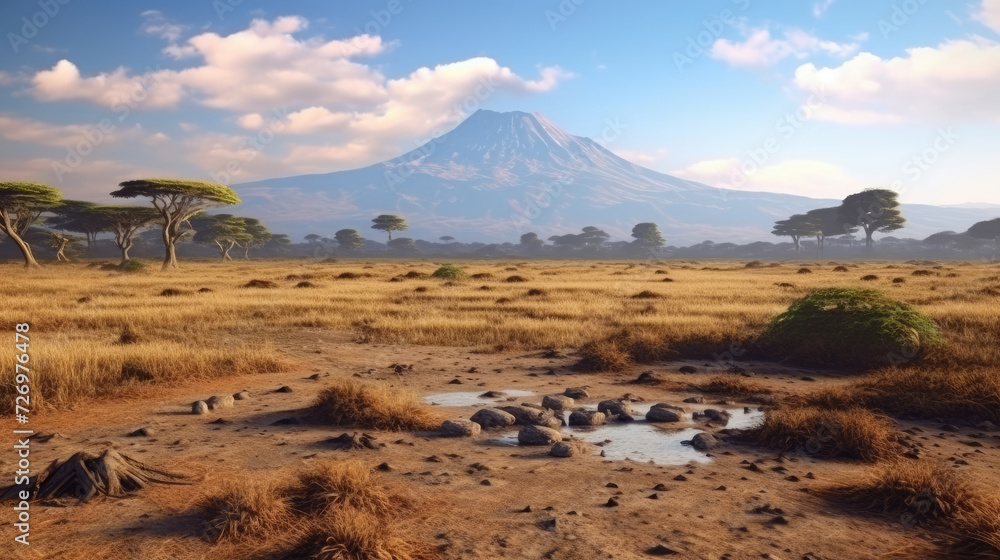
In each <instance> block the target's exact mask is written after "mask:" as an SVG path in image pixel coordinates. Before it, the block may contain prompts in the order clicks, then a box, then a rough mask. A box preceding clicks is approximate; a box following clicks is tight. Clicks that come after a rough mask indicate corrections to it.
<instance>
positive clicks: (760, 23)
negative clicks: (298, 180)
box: [0, 0, 1000, 204]
mask: <svg viewBox="0 0 1000 560" xmlns="http://www.w3.org/2000/svg"><path fill="white" fill-rule="evenodd" d="M63 2H64V3H63ZM233 4H235V5H233ZM46 7H47V8H48V13H46V12H45V8H46ZM0 14H2V20H0V21H3V22H4V33H5V35H6V40H5V42H4V44H3V45H0V48H2V49H4V50H5V54H4V56H3V57H0V165H2V166H3V169H4V175H5V176H7V177H11V178H25V179H33V180H39V181H43V182H47V183H49V184H52V185H55V186H59V187H61V188H62V189H63V190H64V191H65V193H66V194H67V196H69V197H73V198H91V199H100V198H101V197H102V196H104V195H105V194H106V193H107V192H109V191H110V190H112V188H113V187H114V185H115V184H116V183H118V182H119V181H121V180H125V179H128V178H134V177H137V176H143V175H164V174H167V175H181V176H192V177H205V178H215V179H217V180H220V181H222V182H226V183H239V182H243V181H249V180H254V179H259V178H265V177H275V176H289V175H297V174H303V173H316V172H325V171H335V170H341V169H350V168H355V167H361V166H364V165H367V164H370V163H375V162H377V161H381V160H384V159H388V158H390V157H393V156H395V155H398V154H400V153H403V152H405V151H408V150H409V149H412V148H414V147H416V146H418V145H419V144H420V143H422V142H423V141H426V140H427V139H429V138H430V137H431V136H432V135H433V134H436V133H438V132H441V131H444V130H447V129H448V128H450V127H451V126H454V125H455V124H457V122H458V121H457V119H458V118H459V117H458V115H457V114H456V112H455V109H456V108H463V109H464V110H474V109H475V108H478V107H482V108H488V109H494V110H499V111H504V110H524V111H539V112H541V113H543V114H544V115H546V116H547V117H548V118H550V119H551V120H552V121H554V122H556V123H558V124H559V125H561V126H562V127H564V128H565V129H567V130H568V131H569V132H571V133H573V134H577V135H581V136H590V137H593V138H595V139H601V138H603V140H602V141H604V142H605V144H606V146H607V147H608V148H609V149H611V150H613V151H615V152H616V153H618V154H620V155H622V156H623V157H626V158H628V159H630V160H632V161H634V162H636V163H638V164H641V165H645V166H647V167H650V168H652V169H655V170H657V171H662V172H666V173H671V174H675V175H679V176H682V177H685V178H688V179H692V180H698V181H701V182H705V183H708V184H712V185H716V186H723V187H730V188H742V189H750V190H770V191H776V192H787V193H794V194H802V195H806V196H814V197H821V198H839V197H842V196H844V195H846V194H848V193H850V192H853V191H856V190H859V189H861V188H864V187H869V186H892V187H893V188H895V189H897V190H899V191H900V192H901V198H902V200H904V201H906V202H922V203H932V204H960V203H965V202H977V203H991V204H1000V189H998V188H997V178H998V177H1000V162H998V161H997V158H996V156H995V154H996V153H997V152H998V149H1000V134H998V132H1000V130H998V126H1000V44H998V41H1000V0H975V1H969V2H963V1H953V2H943V1H940V0H924V1H921V0H906V1H899V0H897V1H871V0H867V1H865V0H833V1H829V0H818V1H817V2H809V1H794V2H793V1H770V2H763V1H760V0H715V1H699V2H688V1H680V0H674V1H657V2H653V1H649V2H626V1H622V2H614V3H611V2H598V1H597V0H561V1H559V0H552V1H505V2H457V1H456V2H450V1H446V2H433V3H430V2H415V1H412V0H382V1H375V2H346V1H339V2H331V1H322V2H321V1H298V2H287V3H281V4H279V3H266V2H257V1H252V0H243V1H242V2H239V0H217V1H215V2H212V1H209V0H199V1H197V2H188V1H178V2H173V3H170V4H164V3H154V2H142V1H139V2H135V1H130V2H124V1H122V2H110V1H109V2H86V3H85V2H77V1H75V0H48V2H46V1H45V0H43V1H42V2H16V3H15V2H7V3H4V5H3V7H0ZM40 14H41V15H40ZM22 18H25V19H22ZM26 22H27V23H26ZM915 158H916V159H915Z"/></svg>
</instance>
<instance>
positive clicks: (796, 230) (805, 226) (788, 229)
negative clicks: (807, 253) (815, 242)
mask: <svg viewBox="0 0 1000 560" xmlns="http://www.w3.org/2000/svg"><path fill="white" fill-rule="evenodd" d="M818 231H819V229H818V228H817V227H816V225H815V224H813V223H812V221H811V220H810V219H809V218H808V217H806V215H805V214H795V215H794V216H792V217H790V218H788V219H787V220H778V221H777V222H774V229H773V230H772V231H771V233H772V234H773V235H777V236H780V237H791V238H792V242H793V243H794V244H795V252H796V253H797V252H799V251H801V250H802V243H801V239H802V238H803V237H809V236H812V235H816V234H817V232H818Z"/></svg>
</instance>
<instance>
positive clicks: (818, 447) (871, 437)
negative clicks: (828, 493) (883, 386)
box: [751, 406, 899, 462]
mask: <svg viewBox="0 0 1000 560" xmlns="http://www.w3.org/2000/svg"><path fill="white" fill-rule="evenodd" d="M751 437H752V438H753V439H754V440H756V441H757V442H759V443H761V444H764V445H766V446H769V447H775V448H778V449H782V450H793V449H800V450H802V451H804V452H806V453H808V454H810V455H818V456H823V457H830V458H833V457H844V458H849V459H860V460H862V461H866V462H875V461H878V460H880V459H884V458H887V457H892V456H895V455H897V454H898V449H899V446H898V444H897V443H896V433H895V430H893V428H892V426H891V425H890V424H889V421H888V420H887V419H885V418H884V417H882V416H879V415H877V414H875V413H874V412H872V411H870V410H868V409H865V408H849V409H845V410H829V409H821V408H814V407H809V406H779V407H776V408H773V409H771V410H768V411H767V414H766V415H765V417H764V423H763V424H761V426H760V427H759V428H756V429H755V430H753V431H752V432H751Z"/></svg>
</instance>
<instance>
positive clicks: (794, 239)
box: [792, 235, 802, 255]
mask: <svg viewBox="0 0 1000 560" xmlns="http://www.w3.org/2000/svg"><path fill="white" fill-rule="evenodd" d="M792 242H793V243H795V254H796V255H797V254H799V252H800V251H802V244H801V243H799V238H798V236H795V235H793V236H792Z"/></svg>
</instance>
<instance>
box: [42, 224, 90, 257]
mask: <svg viewBox="0 0 1000 560" xmlns="http://www.w3.org/2000/svg"><path fill="white" fill-rule="evenodd" d="M80 241H83V238H80V237H77V236H75V235H66V234H64V233H58V232H55V231H50V232H49V246H50V247H52V248H53V249H55V250H56V260H57V261H59V262H69V257H67V256H66V249H67V248H69V249H70V251H71V252H72V253H76V251H77V250H78V249H79V247H78V246H77V244H78V243H79V242H80Z"/></svg>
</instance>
